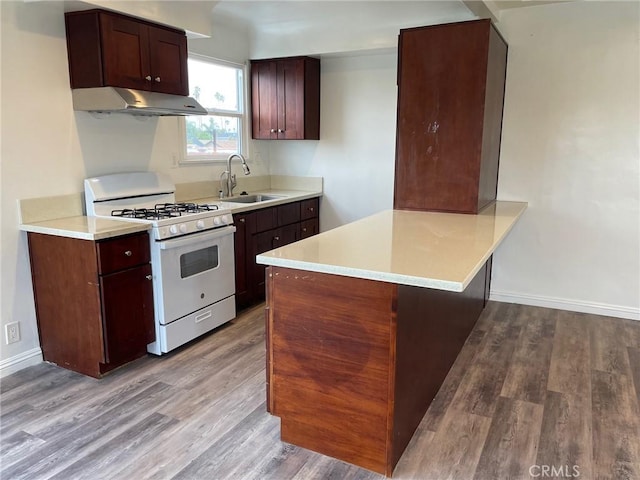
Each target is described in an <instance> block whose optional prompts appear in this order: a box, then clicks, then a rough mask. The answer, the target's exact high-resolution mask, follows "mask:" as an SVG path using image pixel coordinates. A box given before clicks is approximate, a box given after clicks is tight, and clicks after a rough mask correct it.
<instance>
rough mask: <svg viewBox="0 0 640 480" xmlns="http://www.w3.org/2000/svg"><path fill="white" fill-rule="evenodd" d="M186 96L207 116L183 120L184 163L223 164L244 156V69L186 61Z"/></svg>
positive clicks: (213, 63)
mask: <svg viewBox="0 0 640 480" xmlns="http://www.w3.org/2000/svg"><path fill="white" fill-rule="evenodd" d="M188 67H189V95H191V96H192V97H194V98H195V99H196V100H197V101H198V102H199V103H200V104H201V105H202V106H203V107H204V108H205V109H207V111H208V112H209V115H194V116H189V117H185V119H184V138H185V152H184V160H185V161H187V162H193V161H196V162H197V161H212V160H224V159H226V158H227V157H228V156H229V155H231V154H232V153H243V127H244V123H245V119H244V101H243V100H244V69H243V67H242V66H241V65H234V64H228V63H224V62H219V61H216V60H213V59H203V58H201V57H197V58H189V61H188Z"/></svg>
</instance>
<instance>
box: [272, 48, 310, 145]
mask: <svg viewBox="0 0 640 480" xmlns="http://www.w3.org/2000/svg"><path fill="white" fill-rule="evenodd" d="M277 70H278V74H277V97H278V123H277V125H278V126H277V129H278V132H277V133H278V139H279V140H302V139H304V59H297V58H296V59H286V60H278V69H277Z"/></svg>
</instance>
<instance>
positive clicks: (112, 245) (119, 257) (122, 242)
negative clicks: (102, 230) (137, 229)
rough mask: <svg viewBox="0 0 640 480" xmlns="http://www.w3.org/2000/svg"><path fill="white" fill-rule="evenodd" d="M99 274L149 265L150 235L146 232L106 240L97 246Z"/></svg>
mask: <svg viewBox="0 0 640 480" xmlns="http://www.w3.org/2000/svg"><path fill="white" fill-rule="evenodd" d="M96 248H97V251H98V273H99V274H101V275H105V274H107V273H111V272H115V271H118V270H122V269H124V268H129V267H134V266H136V265H140V264H143V263H149V259H150V258H149V235H148V234H147V233H146V232H144V233H141V234H137V235H131V236H128V237H119V238H115V239H110V240H105V241H101V242H98V243H97V244H96Z"/></svg>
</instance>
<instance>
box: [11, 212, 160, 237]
mask: <svg viewBox="0 0 640 480" xmlns="http://www.w3.org/2000/svg"><path fill="white" fill-rule="evenodd" d="M149 227H150V226H149V225H146V224H144V223H134V222H126V221H123V220H111V219H108V218H96V217H86V216H75V217H65V218H56V219H54V220H45V221H42V222H33V223H23V224H21V225H20V230H23V231H25V232H34V233H44V234H47V235H57V236H59V237H71V238H79V239H82V240H102V239H105V238H113V237H119V236H121V235H128V234H130V233H136V232H144V231H145V230H148V229H149Z"/></svg>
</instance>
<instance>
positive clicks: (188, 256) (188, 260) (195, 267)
mask: <svg viewBox="0 0 640 480" xmlns="http://www.w3.org/2000/svg"><path fill="white" fill-rule="evenodd" d="M218 264H219V261H218V246H217V245H214V246H212V247H207V248H203V249H201V250H195V251H193V252H189V253H184V254H182V255H180V277H181V278H187V277H191V276H193V275H197V274H198V273H202V272H206V271H207V270H212V269H214V268H216V267H217V266H218Z"/></svg>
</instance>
